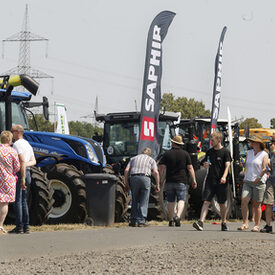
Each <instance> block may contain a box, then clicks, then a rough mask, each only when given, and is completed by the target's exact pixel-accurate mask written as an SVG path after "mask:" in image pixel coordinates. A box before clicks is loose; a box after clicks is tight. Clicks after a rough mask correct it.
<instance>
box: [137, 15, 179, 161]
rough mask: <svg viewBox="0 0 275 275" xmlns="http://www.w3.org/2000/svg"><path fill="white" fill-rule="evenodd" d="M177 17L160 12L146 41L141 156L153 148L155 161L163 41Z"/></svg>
mask: <svg viewBox="0 0 275 275" xmlns="http://www.w3.org/2000/svg"><path fill="white" fill-rule="evenodd" d="M175 15H176V14H175V13H173V12H171V11H163V12H161V13H159V14H158V15H157V16H156V17H155V19H154V20H153V22H152V23H151V26H150V29H149V32H148V38H147V49H146V58H145V70H144V79H143V90H142V101H141V102H142V103H141V112H140V135H139V143H138V153H139V154H140V153H141V151H142V150H143V149H144V148H145V147H149V148H151V149H152V157H153V158H156V157H157V155H158V154H159V150H160V139H159V135H158V118H159V110H160V101H161V89H160V83H161V75H162V42H163V40H164V38H165V36H166V34H167V31H168V28H169V26H170V24H171V22H172V20H173V18H174V16H175Z"/></svg>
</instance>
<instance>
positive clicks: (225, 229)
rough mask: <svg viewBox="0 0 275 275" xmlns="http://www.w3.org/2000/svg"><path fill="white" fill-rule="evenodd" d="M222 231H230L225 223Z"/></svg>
mask: <svg viewBox="0 0 275 275" xmlns="http://www.w3.org/2000/svg"><path fill="white" fill-rule="evenodd" d="M221 230H222V231H228V227H227V225H226V223H225V222H222V225H221Z"/></svg>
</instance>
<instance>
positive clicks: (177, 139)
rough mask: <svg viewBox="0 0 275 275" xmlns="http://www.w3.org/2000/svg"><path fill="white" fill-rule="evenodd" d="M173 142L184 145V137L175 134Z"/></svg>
mask: <svg viewBox="0 0 275 275" xmlns="http://www.w3.org/2000/svg"><path fill="white" fill-rule="evenodd" d="M170 140H171V141H172V142H173V143H176V144H179V145H183V144H184V143H183V142H182V137H181V136H174V137H173V138H171V139H170Z"/></svg>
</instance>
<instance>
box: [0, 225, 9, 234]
mask: <svg viewBox="0 0 275 275" xmlns="http://www.w3.org/2000/svg"><path fill="white" fill-rule="evenodd" d="M0 234H7V231H6V230H5V229H4V228H3V227H2V226H1V227H0Z"/></svg>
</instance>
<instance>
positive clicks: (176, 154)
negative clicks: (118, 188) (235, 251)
mask: <svg viewBox="0 0 275 275" xmlns="http://www.w3.org/2000/svg"><path fill="white" fill-rule="evenodd" d="M23 134H24V128H23V127H22V126H21V125H14V126H12V129H11V131H3V132H2V133H1V136H0V139H1V144H0V234H6V233H7V231H6V230H5V229H4V227H3V224H4V221H5V218H6V216H7V213H8V204H9V203H11V202H14V206H15V207H14V209H15V214H16V222H15V224H16V226H15V228H14V229H12V230H11V231H9V232H8V233H11V234H13V233H15V234H21V233H26V234H29V233H30V229H29V211H28V203H27V197H28V189H29V186H30V183H31V175H30V167H31V166H33V165H35V164H36V160H35V156H34V152H33V149H32V147H31V146H30V144H29V143H28V141H26V140H25V139H23ZM13 140H14V143H13V145H12V141H13ZM248 140H249V142H250V145H251V149H250V150H248V152H247V156H246V160H245V167H244V168H245V170H244V171H245V172H244V184H243V186H242V201H241V211H242V219H243V224H242V225H241V226H240V227H239V228H238V230H240V231H244V230H247V229H249V222H248V217H249V207H248V205H249V203H250V202H251V203H252V208H253V211H254V214H255V218H254V221H255V225H254V227H253V228H252V230H251V231H253V232H263V233H271V232H272V226H271V222H272V207H273V204H274V193H275V135H273V136H272V140H271V145H270V148H269V150H267V149H266V148H265V144H264V141H263V139H262V137H261V136H259V135H257V134H255V135H253V136H250V137H249V138H248ZM221 141H222V134H221V133H219V132H214V133H212V134H211V136H210V142H211V148H210V149H209V150H208V151H207V152H206V155H205V158H204V159H203V161H202V164H203V165H204V167H205V168H206V169H207V175H206V177H205V181H204V184H203V193H202V200H203V205H202V209H201V215H200V219H199V220H198V221H196V222H194V223H193V227H194V228H195V229H196V230H198V231H202V230H203V223H204V221H205V218H206V216H207V212H208V209H209V205H210V203H211V201H212V199H213V197H214V196H216V197H217V202H218V203H219V206H220V213H221V221H222V222H221V230H222V231H227V230H228V227H227V224H226V214H227V209H226V200H227V189H228V182H229V176H228V174H229V167H230V163H231V161H232V159H231V156H230V152H229V151H228V150H227V149H226V148H224V147H223V146H222V144H221ZM171 142H172V149H171V150H169V151H167V152H165V153H164V155H163V157H162V158H161V160H160V163H159V169H158V166H157V163H156V161H155V160H154V159H153V158H152V157H151V156H152V151H151V149H150V148H148V147H146V148H145V149H144V150H143V151H142V153H141V154H139V155H137V156H135V157H133V158H131V159H130V161H129V163H128V165H127V167H126V169H125V172H124V176H125V184H126V188H127V189H129V190H131V196H132V205H131V219H130V223H129V226H132V227H136V226H138V227H145V226H148V224H147V223H146V218H147V213H148V203H149V196H150V190H151V175H152V176H153V177H154V181H155V185H154V186H155V191H156V192H160V178H164V177H165V178H166V180H165V182H166V184H165V190H164V191H165V192H166V199H167V204H168V205H167V207H168V217H169V223H168V225H169V226H181V217H182V213H183V210H184V206H185V201H186V197H187V190H188V188H187V184H188V174H189V176H190V178H191V182H192V188H194V189H195V188H197V182H196V177H195V172H194V169H193V166H192V162H191V158H190V156H189V154H188V152H186V151H185V150H183V148H182V145H183V144H184V143H183V141H182V137H181V136H175V137H174V138H172V139H171ZM11 145H12V146H11ZM262 203H264V204H265V205H266V210H265V218H266V225H265V226H264V228H262V229H260V221H261V217H262V209H261V206H262Z"/></svg>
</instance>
